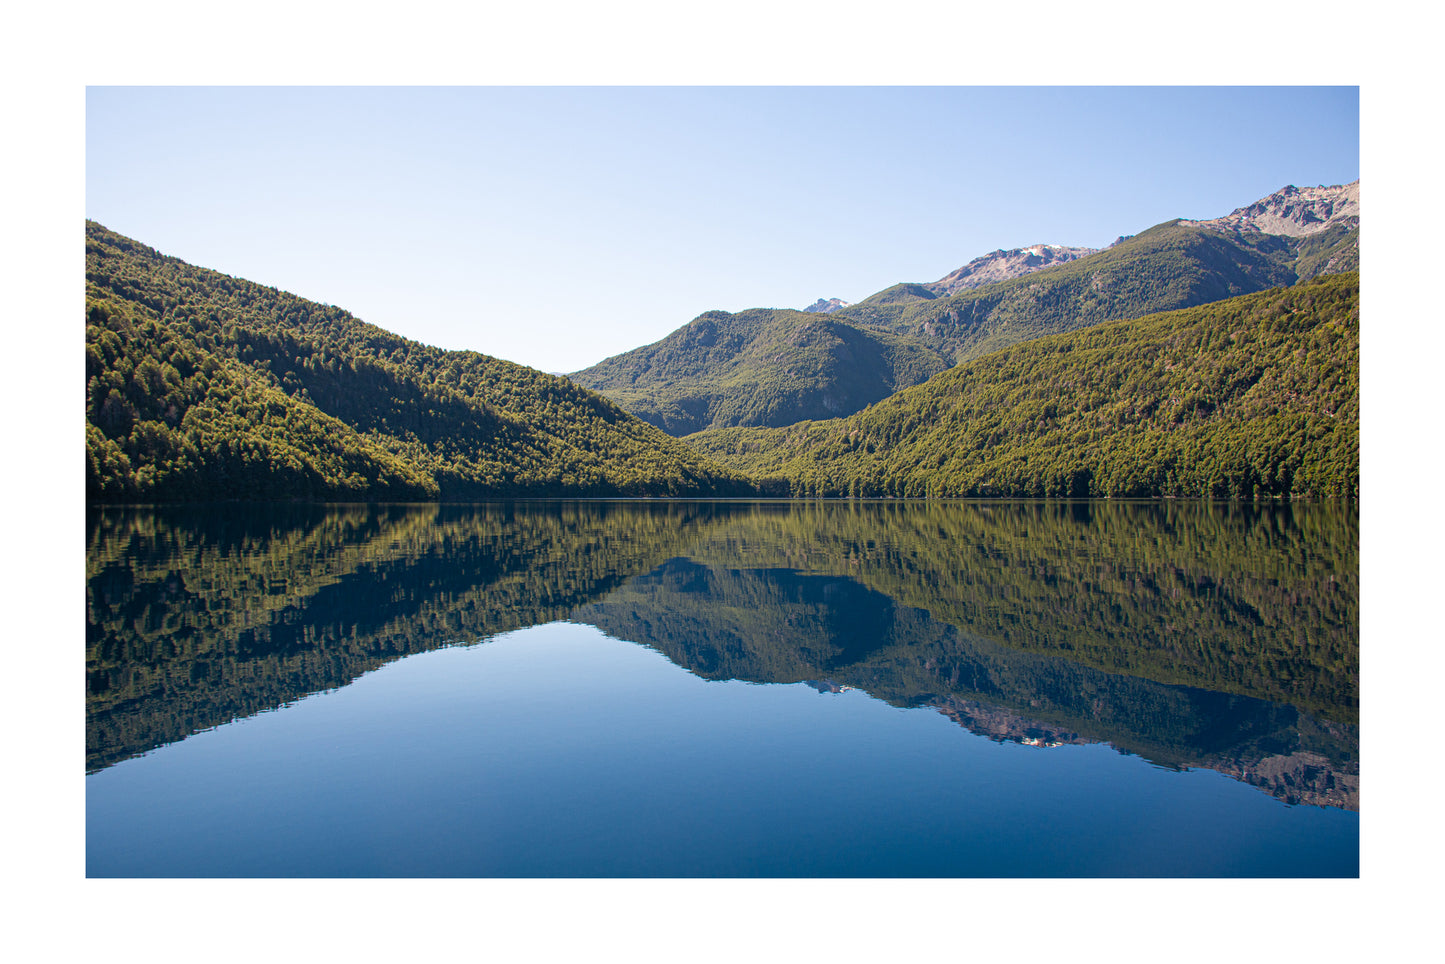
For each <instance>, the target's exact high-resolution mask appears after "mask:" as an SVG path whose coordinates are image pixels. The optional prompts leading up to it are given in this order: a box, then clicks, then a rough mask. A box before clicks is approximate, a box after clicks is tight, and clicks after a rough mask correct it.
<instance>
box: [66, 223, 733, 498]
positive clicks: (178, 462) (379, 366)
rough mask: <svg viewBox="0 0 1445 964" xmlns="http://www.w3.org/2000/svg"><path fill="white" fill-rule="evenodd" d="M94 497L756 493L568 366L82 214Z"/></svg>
mask: <svg viewBox="0 0 1445 964" xmlns="http://www.w3.org/2000/svg"><path fill="white" fill-rule="evenodd" d="M86 379H87V381H86V493H87V498H88V500H89V501H92V502H124V501H141V502H148V501H194V500H218V499H293V500H294V499H330V500H351V499H362V500H430V499H438V498H440V499H475V498H486V497H491V496H516V495H528V496H578V495H608V496H652V495H693V494H707V495H720V494H734V493H746V492H749V491H751V487H750V486H749V484H748V483H747V481H746V480H745V479H744V478H742V477H741V476H740V475H738V474H736V473H734V472H731V471H729V470H726V469H723V468H721V467H719V466H717V465H715V464H713V463H711V462H709V461H708V460H707V459H706V458H704V457H701V456H699V455H698V454H696V453H695V452H694V451H692V450H690V449H689V448H687V447H686V446H684V445H682V444H680V443H678V442H677V441H675V440H673V439H672V438H670V437H668V436H667V435H666V434H664V433H663V432H661V431H659V430H657V429H655V428H653V427H652V426H649V425H646V424H645V423H643V422H641V421H638V420H637V419H635V418H633V417H632V416H629V415H627V414H626V413H625V412H623V411H622V410H621V409H620V408H618V407H617V406H616V405H614V404H612V403H611V402H608V401H607V400H605V399H603V398H601V397H600V396H598V395H595V394H593V393H592V392H589V391H586V390H585V389H582V388H579V387H578V386H576V385H574V384H572V383H571V382H570V381H568V380H567V379H565V378H558V377H554V376H551V375H545V374H543V373H541V372H538V371H535V370H533V369H529V368H525V367H523V366H521V365H515V364H512V363H510V362H506V361H502V360H500V359H496V358H491V357H488V356H486V355H482V354H478V353H476V352H467V351H443V350H441V349H437V348H432V347H430V346H427V345H422V344H419V343H417V342H414V341H409V340H407V339H405V338H401V337H399V336H397V335H393V334H390V333H388V332H386V331H383V330H382V329H380V328H377V327H375V326H373V325H368V324H365V323H363V322H361V321H359V320H358V319H356V318H354V317H352V316H351V315H350V314H348V313H347V312H345V311H343V310H341V309H340V308H335V307H331V306H328V305H321V304H316V303H314V302H310V301H306V300H304V299H302V298H298V297H296V296H294V295H291V294H288V293H286V292H282V291H278V290H276V289H274V288H268V287H264V286H262V285H258V284H253V283H251V282H248V281H242V280H239V279H235V278H231V277H229V276H227V275H224V274H220V273H218V272H215V271H210V270H206V269H203V268H197V267H193V266H191V265H189V264H186V263H185V262H183V261H180V260H178V259H176V258H170V257H165V256H163V255H161V254H159V253H158V252H156V251H154V250H153V249H151V248H148V247H146V246H144V245H142V244H139V243H137V242H135V241H132V240H130V239H128V238H124V237H121V236H120V235H117V234H115V233H113V232H111V231H108V230H106V229H105V228H103V227H101V226H100V225H98V224H95V223H93V222H87V223H86Z"/></svg>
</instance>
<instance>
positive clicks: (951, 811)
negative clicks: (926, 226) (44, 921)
mask: <svg viewBox="0 0 1445 964" xmlns="http://www.w3.org/2000/svg"><path fill="white" fill-rule="evenodd" d="M89 523H90V525H89V532H88V540H89V541H88V547H87V563H88V571H87V596H86V598H87V634H88V638H87V727H86V734H87V736H86V769H87V774H88V775H87V777H86V781H87V786H86V823H87V826H86V834H87V837H86V841H87V842H86V847H87V870H88V874H89V875H90V876H97V877H102V876H327V877H330V876H637V875H644V876H665V877H673V876H699V875H705V876H805V877H806V876H848V877H860V876H862V877H868V876H903V877H925V876H961V877H997V876H1031V877H1058V876H1140V875H1143V876H1210V877H1216V876H1273V877H1278V876H1356V875H1358V873H1359V822H1358V809H1359V776H1358V774H1359V760H1358V752H1359V729H1358V702H1359V700H1358V665H1359V653H1358V650H1359V645H1358V569H1359V566H1358V552H1357V546H1358V513H1357V510H1355V509H1354V508H1350V507H1339V506H1268V507H1255V506H1228V505H1196V504H1182V505H1158V504H1093V503H1089V504H1068V503H1060V504H1047V503H1045V504H1040V503H1027V504H1025V503H985V504H968V503H948V504H879V503H864V504H847V503H795V504H767V503H759V504H749V503H687V502H684V503H659V504H654V503H567V504H557V503H534V504H516V505H483V506H441V507H438V506H396V507H366V506H319V507H305V508H295V507H291V508H256V507H250V508H237V507H226V508H223V509H214V508H213V509H202V508H191V509H176V510H168V511H160V510H155V511H152V510H115V511H105V512H100V513H93V514H92V515H91V517H90V519H89Z"/></svg>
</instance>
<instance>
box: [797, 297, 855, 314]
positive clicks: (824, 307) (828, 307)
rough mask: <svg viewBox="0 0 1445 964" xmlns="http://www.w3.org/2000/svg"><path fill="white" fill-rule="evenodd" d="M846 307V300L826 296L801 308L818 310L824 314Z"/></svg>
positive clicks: (812, 310)
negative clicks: (826, 297)
mask: <svg viewBox="0 0 1445 964" xmlns="http://www.w3.org/2000/svg"><path fill="white" fill-rule="evenodd" d="M846 307H848V302H846V301H844V300H843V299H841V298H828V299H826V300H825V299H823V298H819V299H818V300H817V301H815V302H813V303H812V304H811V305H809V306H808V307H806V308H804V309H803V310H804V311H811V312H818V313H821V314H825V315H826V314H829V313H831V312H834V311H837V310H838V309H839V308H846Z"/></svg>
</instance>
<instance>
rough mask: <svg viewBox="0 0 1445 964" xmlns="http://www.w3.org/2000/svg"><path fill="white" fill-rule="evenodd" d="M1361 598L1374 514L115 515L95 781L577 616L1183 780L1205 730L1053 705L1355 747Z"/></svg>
mask: <svg viewBox="0 0 1445 964" xmlns="http://www.w3.org/2000/svg"><path fill="white" fill-rule="evenodd" d="M1358 572H1359V561H1358V515H1357V510H1356V509H1354V508H1353V507H1350V506H1339V505H1332V504H1325V505H1296V504H1282V505H1272V504H1263V505H1254V504H1245V505H1226V506H1216V505H1209V504H1201V503H1115V502H1100V503H1075V504H1065V503H1038V502H1032V503H1017V502H996V501H995V502H987V503H975V504H967V503H930V504H922V503H906V504H905V503H877V502H874V503H854V502H832V503H814V502H799V503H791V504H788V503H743V502H725V503H707V502H693V501H684V502H656V503H647V502H632V503H605V502H604V503H561V504H558V503H545V504H542V503H539V504H521V505H517V504H496V505H481V506H447V505H443V506H375V507H367V506H347V507H339V506H328V507H318V506H242V507H237V508H236V510H235V511H234V512H231V513H227V514H226V515H225V516H221V517H218V516H216V515H215V513H213V512H209V511H205V510H203V509H200V508H188V507H182V506H177V507H169V508H161V509H138V508H124V509H104V510H96V511H94V512H92V513H91V515H90V518H89V531H88V545H87V581H86V614H87V619H86V622H87V657H86V680H87V698H86V703H87V759H88V764H87V765H88V766H89V767H92V768H93V767H96V766H103V765H106V764H107V763H109V762H114V761H115V760H117V759H120V758H123V757H125V756H129V755H133V754H135V753H138V752H144V751H145V750H146V749H149V748H151V747H154V746H156V745H159V744H161V743H165V742H170V741H174V740H177V739H181V738H183V737H184V736H186V735H187V734H188V733H191V732H194V731H196V730H198V729H203V728H206V727H209V726H215V725H219V724H221V723H225V722H227V721H228V720H230V719H234V718H236V717H240V716H246V715H250V714H253V713H256V712H260V711H262V710H266V709H271V708H274V707H276V706H280V705H282V704H284V703H287V702H290V701H292V700H296V699H299V698H301V697H303V696H305V695H307V694H308V693H312V692H317V691H320V690H325V689H330V688H334V687H337V686H342V685H345V684H346V683H347V682H349V681H350V680H352V679H354V678H355V677H356V676H358V675H360V674H361V673H364V672H367V671H369V670H371V669H375V668H377V667H379V666H381V665H383V664H384V663H386V662H388V661H390V660H393V659H396V658H399V657H400V656H403V655H406V654H408V653H413V652H422V651H426V650H430V649H435V648H437V647H440V646H448V645H455V644H459V643H460V644H467V643H472V642H476V641H478V640H482V639H485V638H487V637H489V636H492V635H495V634H496V633H499V632H504V631H507V630H511V629H517V628H522V627H525V626H529V625H534V624H537V623H543V622H549V621H552V620H558V619H571V620H573V621H581V622H589V623H592V624H594V625H597V626H599V627H600V628H602V629H603V630H604V631H607V632H609V633H614V634H618V635H621V636H622V637H623V638H627V639H632V640H636V641H640V642H645V643H647V644H649V645H654V646H656V648H658V649H659V650H660V651H662V652H664V653H665V654H667V655H668V656H669V658H672V659H674V661H676V662H678V664H679V665H681V666H684V667H685V668H687V669H689V670H690V671H692V672H695V673H697V674H699V675H701V676H705V677H708V678H738V679H750V680H755V681H760V682H797V681H800V680H818V679H832V680H835V681H837V682H840V683H847V684H849V685H853V686H857V687H860V688H863V689H866V690H867V691H868V692H869V693H871V694H872V695H874V696H876V697H878V698H880V699H886V700H889V701H890V702H895V703H897V704H898V705H902V706H914V705H923V704H930V705H932V704H933V702H934V701H935V700H936V699H939V698H950V699H987V700H988V701H990V702H991V703H993V704H995V705H1004V706H1009V707H1013V708H1014V709H1015V710H1017V711H1018V712H1021V713H1023V712H1027V713H1028V714H1030V715H1031V718H1033V719H1036V720H1043V721H1046V722H1051V724H1052V725H1055V726H1064V727H1067V728H1069V729H1071V730H1073V731H1075V732H1079V733H1084V734H1092V735H1093V736H1094V738H1099V739H1110V740H1117V739H1123V737H1122V736H1121V733H1123V732H1125V730H1127V731H1128V732H1130V733H1132V734H1133V736H1132V737H1130V739H1131V740H1132V741H1133V744H1132V745H1135V746H1136V747H1143V746H1145V745H1149V746H1152V747H1153V749H1152V750H1150V752H1151V753H1153V754H1155V756H1154V757H1152V758H1158V759H1164V758H1166V757H1168V754H1166V753H1165V751H1164V749H1163V747H1165V746H1166V745H1172V744H1175V743H1177V742H1178V741H1180V740H1185V739H1186V737H1185V735H1184V732H1183V731H1184V730H1187V729H1188V727H1189V726H1191V725H1193V724H1187V723H1182V722H1178V721H1175V722H1174V723H1171V722H1169V719H1168V714H1164V715H1162V716H1161V717H1160V719H1159V720H1156V721H1154V722H1153V723H1147V725H1146V721H1145V720H1144V717H1142V716H1139V714H1137V713H1134V711H1133V710H1129V709H1128V708H1127V707H1125V706H1118V707H1114V708H1112V709H1109V710H1108V712H1104V711H1102V710H1100V711H1099V712H1097V713H1095V714H1094V715H1092V716H1090V715H1089V714H1087V713H1085V712H1084V711H1083V709H1082V706H1083V704H1080V703H1078V700H1079V699H1082V698H1083V697H1081V696H1077V695H1075V696H1074V697H1068V696H1067V694H1066V693H1065V691H1064V690H1061V689H1057V688H1056V687H1055V686H1054V683H1050V682H1048V681H1049V680H1054V681H1055V682H1057V681H1058V680H1060V679H1064V678H1069V679H1073V678H1076V677H1079V676H1080V674H1083V675H1084V676H1088V677H1089V678H1090V679H1091V680H1093V683H1091V684H1090V686H1089V687H1086V688H1085V690H1083V691H1081V692H1084V693H1093V694H1096V695H1097V694H1099V693H1101V692H1121V687H1122V688H1123V689H1129V688H1131V687H1133V688H1137V687H1139V686H1140V685H1142V684H1141V683H1140V682H1139V681H1141V680H1147V681H1149V683H1150V684H1151V685H1152V686H1154V688H1155V690H1157V689H1158V687H1160V686H1173V687H1179V686H1182V687H1188V688H1194V689H1199V690H1207V691H1208V692H1210V693H1214V694H1228V696H1229V697H1231V698H1232V697H1238V698H1241V699H1246V700H1256V701H1264V702H1267V703H1270V704H1280V705H1289V706H1293V707H1296V708H1298V709H1299V710H1301V711H1303V712H1304V713H1306V714H1308V715H1309V716H1310V717H1311V718H1313V719H1316V720H1317V721H1322V722H1321V723H1320V724H1319V725H1321V726H1325V725H1334V724H1339V725H1344V726H1353V725H1355V723H1356V721H1357V718H1358V717H1357V714H1358V706H1359V639H1358V619H1359V613H1358V605H1359V576H1358ZM649 574H650V575H649ZM644 576H646V577H647V578H646V579H642V578H641V577H644ZM664 590H665V597H664V596H659V595H657V594H658V593H662V592H664ZM648 594H652V595H653V596H654V597H655V598H654V599H653V601H652V602H650V603H647V604H646V605H644V599H643V597H644V596H646V595H648ZM1062 661H1067V663H1069V664H1070V665H1069V666H1065V665H1063V662H1062ZM1105 675H1107V676H1110V677H1115V676H1117V677H1127V679H1128V680H1129V682H1127V683H1126V682H1113V683H1108V684H1107V685H1105V683H1106V681H1105V680H1104V676H1105ZM1146 688H1147V687H1146ZM1155 690H1150V692H1154V691H1155ZM1045 691H1047V692H1049V693H1052V694H1053V695H1052V696H1049V698H1048V699H1049V700H1050V701H1051V703H1052V708H1051V709H1050V708H1048V707H1046V706H1045V705H1044V704H1042V703H1039V702H1038V700H1040V699H1042V698H1043V697H1042V696H1041V695H1040V694H1042V693H1043V692H1045ZM1157 698H1158V699H1168V700H1175V699H1184V700H1185V702H1186V703H1188V704H1189V705H1191V706H1195V707H1196V709H1198V707H1201V706H1203V705H1204V704H1202V703H1200V702H1199V700H1198V699H1196V698H1195V697H1177V696H1167V697H1166V696H1164V695H1159V696H1158V697H1157ZM1120 699H1123V697H1122V696H1121V697H1120ZM1151 699H1152V697H1151ZM1200 699H1202V697H1201V698H1200ZM1211 699H1212V697H1211ZM1070 700H1073V702H1070ZM1125 702H1126V703H1127V700H1125ZM1110 705H1111V706H1112V704H1110ZM1150 705H1152V704H1150ZM1029 707H1033V709H1032V710H1029ZM1140 712H1142V711H1140ZM1250 712H1254V711H1253V710H1251V711H1250ZM1261 712H1263V711H1261ZM1269 712H1271V713H1273V712H1274V711H1269ZM1131 713H1133V714H1134V715H1133V716H1130V714H1131ZM1196 715H1197V714H1196ZM1126 717H1127V718H1128V719H1132V720H1133V722H1127V723H1126ZM1176 724H1177V726H1176ZM1121 726H1122V727H1124V730H1120V729H1119V727H1121ZM1169 726H1176V731H1171V732H1174V735H1173V736H1168V735H1167V734H1165V732H1164V729H1167V728H1168V727H1169ZM1111 727H1112V728H1113V729H1110V728H1111ZM1151 727H1152V729H1150V728H1151ZM1161 728H1163V729H1161ZM1179 728H1182V729H1179ZM1151 732H1152V733H1153V736H1146V734H1147V733H1151ZM1110 733H1112V735H1107V734H1110ZM1190 739H1192V738H1190ZM1186 742H1187V741H1186ZM1176 749H1177V747H1176ZM1139 752H1144V751H1143V749H1139ZM1179 752H1183V751H1182V750H1180V751H1179ZM1201 752H1202V751H1201ZM1168 758H1170V759H1173V757H1168Z"/></svg>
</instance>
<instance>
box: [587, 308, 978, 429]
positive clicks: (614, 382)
mask: <svg viewBox="0 0 1445 964" xmlns="http://www.w3.org/2000/svg"><path fill="white" fill-rule="evenodd" d="M948 364H949V363H948V362H947V361H946V360H945V359H944V358H943V357H942V356H940V355H939V354H938V353H937V352H935V351H933V350H932V349H930V348H928V347H926V346H924V345H922V344H920V343H918V342H917V341H916V340H915V339H910V338H906V337H900V336H898V335H895V334H891V333H889V332H885V331H879V330H875V329H871V328H866V327H860V326H857V325H852V324H849V323H847V322H845V321H839V320H838V315H837V313H817V312H805V311H793V310H790V309H772V308H755V309H751V310H749V311H743V312H738V313H737V314H732V313H729V312H726V311H709V312H707V313H705V314H702V315H699V316H698V317H697V318H695V319H693V320H692V321H691V322H689V323H688V324H686V325H684V326H683V327H682V328H679V329H678V330H677V331H675V332H673V333H672V334H670V335H668V336H667V337H666V338H664V339H662V340H661V341H658V342H655V343H653V344H651V345H647V346H644V347H642V348H637V349H634V350H633V351H629V352H625V353H623V354H621V355H615V356H613V357H612V358H609V359H607V360H606V361H603V362H600V363H599V364H597V365H594V366H593V367H591V368H589V369H587V370H585V371H581V372H577V373H576V374H574V375H573V376H572V379H573V381H575V382H577V384H579V385H583V386H585V387H587V388H590V389H593V390H594V391H597V392H600V393H602V394H603V395H606V396H607V397H608V398H610V399H612V400H613V401H615V402H616V403H617V404H618V405H621V406H622V407H623V408H625V409H626V410H627V411H629V412H631V413H632V414H634V415H636V416H637V417H638V418H641V419H643V420H644V421H647V422H651V423H652V424H653V425H656V426H659V427H660V428H662V429H664V430H665V431H667V432H669V433H670V434H673V435H688V434H691V433H693V432H698V431H701V430H702V429H705V428H710V427H720V426H728V425H791V424H792V423H794V422H797V421H801V420H803V419H808V418H827V417H829V416H832V415H846V414H849V413H851V412H856V411H858V410H859V409H861V408H863V407H865V406H867V405H869V404H871V403H872V402H876V401H878V400H879V399H881V398H885V397H886V396H888V395H891V394H892V393H893V392H895V391H897V390H899V389H900V388H907V387H908V386H910V385H916V384H918V383H919V382H922V381H924V380H926V379H927V378H929V377H930V376H932V375H935V374H937V373H938V372H940V371H943V370H944V369H945V368H947V367H948Z"/></svg>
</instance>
